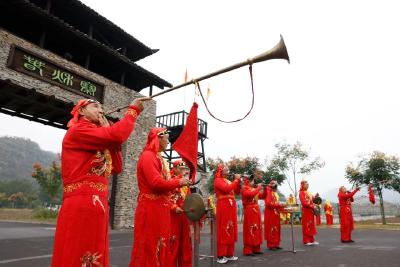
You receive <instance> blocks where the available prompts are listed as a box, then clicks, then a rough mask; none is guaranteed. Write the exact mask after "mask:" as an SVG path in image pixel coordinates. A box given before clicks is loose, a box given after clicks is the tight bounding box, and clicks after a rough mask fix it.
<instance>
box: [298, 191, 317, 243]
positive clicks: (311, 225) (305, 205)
mask: <svg viewBox="0 0 400 267" xmlns="http://www.w3.org/2000/svg"><path fill="white" fill-rule="evenodd" d="M299 198H300V202H301V224H302V230H303V243H304V244H307V243H312V242H314V236H315V235H316V234H317V229H316V228H315V220H314V203H313V199H314V197H313V196H312V195H311V194H310V193H309V192H308V191H305V190H301V191H300V193H299Z"/></svg>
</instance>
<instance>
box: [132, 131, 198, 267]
mask: <svg viewBox="0 0 400 267" xmlns="http://www.w3.org/2000/svg"><path fill="white" fill-rule="evenodd" d="M168 137H169V135H168V131H167V129H165V128H153V129H151V130H150V133H149V135H148V137H147V143H146V146H145V147H144V149H143V152H142V154H141V155H140V158H139V161H138V165H137V179H138V186H139V195H138V199H137V207H136V210H135V222H134V231H133V248H132V254H131V262H130V264H129V266H130V267H165V266H168V260H167V257H168V251H169V248H168V247H169V241H170V236H171V202H170V192H171V191H172V190H174V189H175V188H178V187H182V186H185V185H189V184H190V182H189V180H188V179H186V178H178V179H171V177H170V171H169V167H168V163H167V162H166V161H165V160H164V159H163V158H162V157H161V152H162V151H165V149H167V146H168V143H169V141H168Z"/></svg>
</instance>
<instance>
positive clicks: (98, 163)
mask: <svg viewBox="0 0 400 267" xmlns="http://www.w3.org/2000/svg"><path fill="white" fill-rule="evenodd" d="M111 171H112V158H111V154H110V151H109V150H108V149H105V150H104V151H103V152H101V151H97V152H96V155H95V159H94V160H92V168H91V169H90V172H89V175H91V174H94V175H97V176H103V175H104V177H106V178H108V177H109V176H110V175H111Z"/></svg>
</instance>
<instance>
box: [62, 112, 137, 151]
mask: <svg viewBox="0 0 400 267" xmlns="http://www.w3.org/2000/svg"><path fill="white" fill-rule="evenodd" d="M139 113H140V110H139V109H138V108H137V107H135V106H130V107H129V109H128V111H127V112H126V114H125V116H124V117H123V118H122V119H121V120H120V121H118V122H116V123H114V124H113V125H112V126H110V127H97V126H96V125H94V124H81V125H79V124H78V125H76V126H73V127H71V128H70V129H69V131H70V133H69V140H70V141H71V142H73V143H74V144H76V143H78V144H79V146H80V148H81V149H88V150H103V149H107V148H108V149H109V148H118V147H119V146H120V145H121V144H122V143H123V142H125V141H126V140H127V139H128V138H129V136H130V134H131V133H132V131H133V130H134V126H135V122H136V118H137V116H138V115H139ZM89 125H90V126H89ZM66 145H68V144H66Z"/></svg>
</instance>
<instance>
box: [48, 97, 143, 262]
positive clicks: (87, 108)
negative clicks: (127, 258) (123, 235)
mask: <svg viewBox="0 0 400 267" xmlns="http://www.w3.org/2000/svg"><path fill="white" fill-rule="evenodd" d="M148 99H149V98H139V99H137V100H135V101H134V102H133V103H132V105H131V106H130V107H129V108H128V111H127V112H126V114H125V116H124V117H123V118H122V119H121V120H120V121H119V122H117V123H115V124H113V125H110V123H109V122H108V121H107V119H106V118H105V117H104V112H103V108H102V105H101V104H100V103H99V102H97V101H95V100H92V99H81V100H79V102H78V103H77V105H76V106H75V107H74V108H73V109H72V111H71V114H72V116H73V118H72V119H71V120H70V121H69V122H68V125H67V127H68V130H67V133H66V134H65V137H64V140H63V144H62V153H61V168H62V169H61V172H62V179H63V186H64V194H63V203H62V207H61V210H60V214H59V216H58V220H57V228H56V234H55V241H54V251H53V258H52V263H51V266H52V267H89V266H103V267H107V266H108V264H109V263H108V261H109V256H108V255H109V251H108V178H109V177H110V175H111V174H117V173H119V172H121V170H122V160H121V152H120V147H121V145H122V143H123V142H125V141H126V140H127V139H128V137H129V135H130V134H131V132H132V131H133V129H134V125H135V121H136V118H137V116H138V115H139V113H140V112H141V111H142V110H143V103H142V101H144V100H148Z"/></svg>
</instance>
